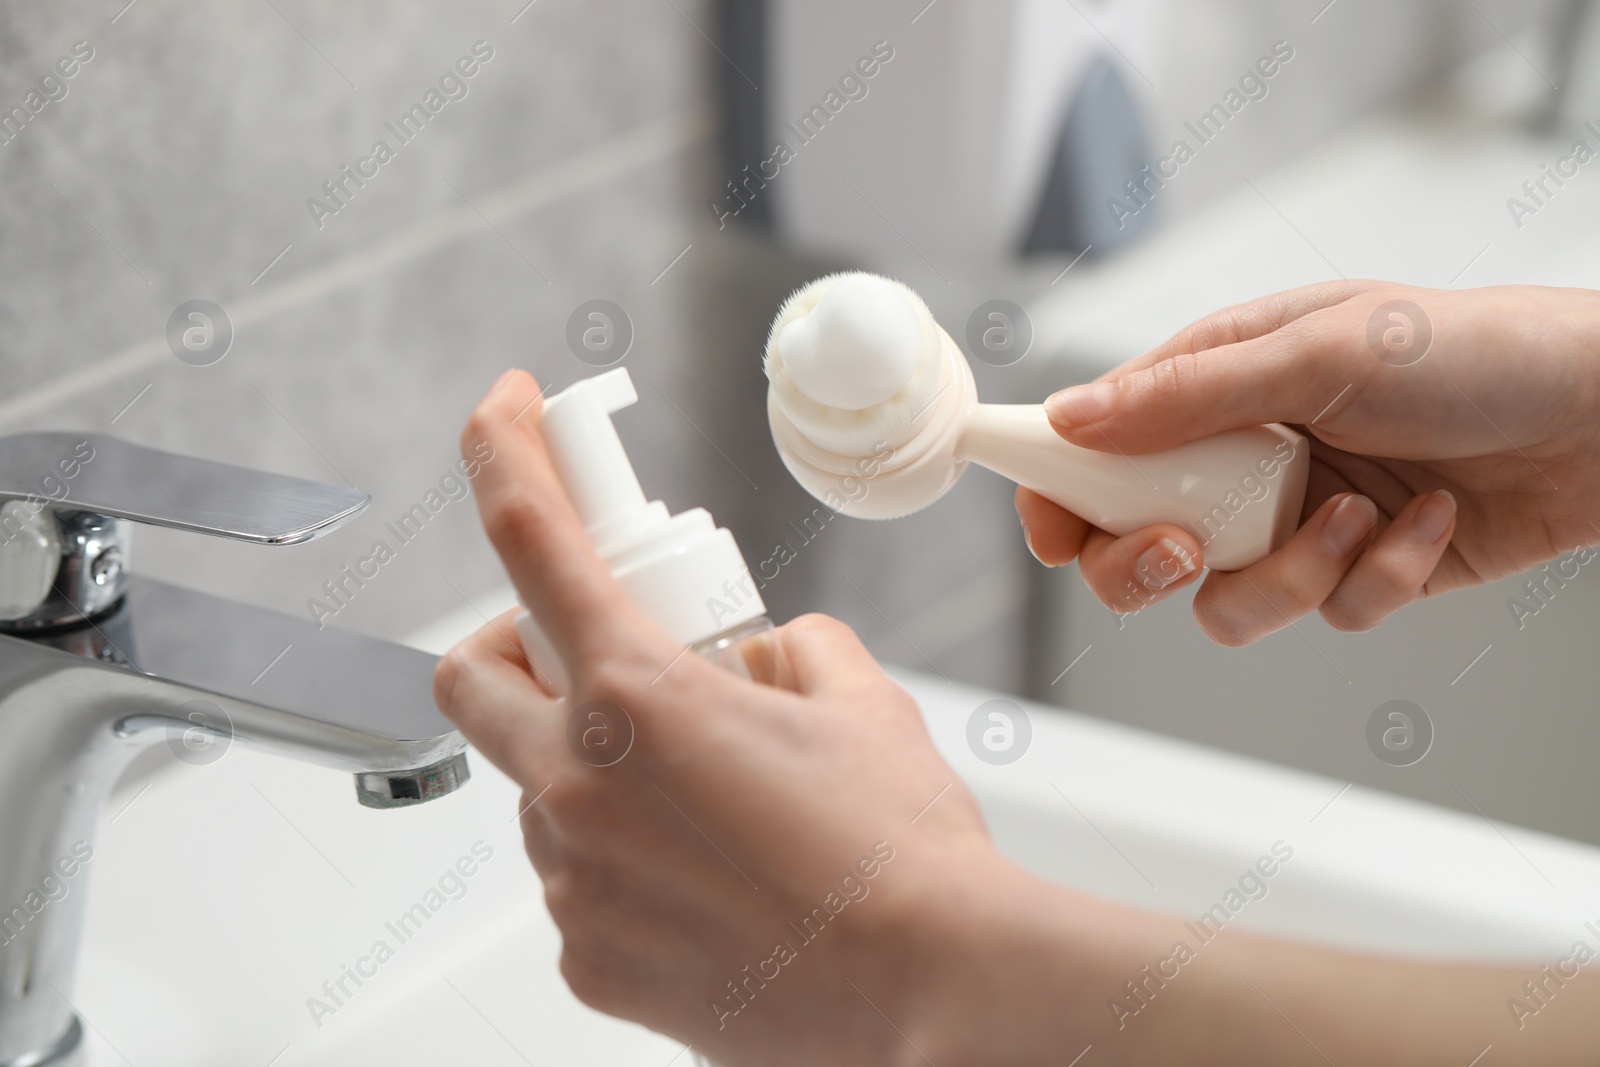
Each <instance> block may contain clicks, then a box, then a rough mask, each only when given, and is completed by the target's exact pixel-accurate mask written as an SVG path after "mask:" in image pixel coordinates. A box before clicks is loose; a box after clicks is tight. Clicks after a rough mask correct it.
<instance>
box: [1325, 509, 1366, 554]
mask: <svg viewBox="0 0 1600 1067" xmlns="http://www.w3.org/2000/svg"><path fill="white" fill-rule="evenodd" d="M1377 523H1378V506H1377V505H1376V504H1374V503H1373V502H1372V501H1371V500H1368V499H1367V498H1366V497H1364V496H1359V495H1352V496H1347V497H1345V498H1344V499H1343V500H1341V501H1339V506H1338V507H1336V508H1334V509H1333V514H1332V515H1329V516H1328V524H1327V525H1326V526H1324V527H1323V528H1322V543H1323V544H1325V545H1327V546H1328V550H1329V551H1331V552H1332V553H1333V554H1334V555H1335V556H1348V555H1349V554H1350V553H1352V552H1354V551H1355V550H1356V546H1357V545H1359V544H1360V543H1361V539H1362V538H1363V537H1366V536H1367V533H1368V532H1369V531H1370V530H1371V529H1372V528H1373V527H1374V526H1376V525H1377Z"/></svg>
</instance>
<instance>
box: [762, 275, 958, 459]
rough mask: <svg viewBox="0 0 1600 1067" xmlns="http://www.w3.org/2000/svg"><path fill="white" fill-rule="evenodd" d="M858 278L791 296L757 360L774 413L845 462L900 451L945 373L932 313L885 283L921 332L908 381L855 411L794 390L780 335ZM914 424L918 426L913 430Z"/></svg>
mask: <svg viewBox="0 0 1600 1067" xmlns="http://www.w3.org/2000/svg"><path fill="white" fill-rule="evenodd" d="M861 273H863V272H859V271H846V272H842V273H838V274H829V275H825V276H824V277H821V278H818V279H817V280H815V281H813V282H811V283H809V284H808V285H805V286H802V287H801V288H800V289H798V290H796V291H795V292H794V293H793V294H792V295H791V296H790V297H789V299H787V300H786V301H784V303H783V306H782V307H781V308H779V310H778V314H777V317H776V318H774V319H773V321H772V329H771V330H770V331H768V333H767V345H766V353H765V356H764V358H763V360H762V369H763V370H764V371H765V372H766V375H767V381H768V382H769V383H770V387H771V396H772V399H773V401H774V402H775V403H776V405H777V407H778V409H779V410H780V411H782V412H783V414H784V415H786V416H788V418H789V420H790V422H792V423H793V424H794V427H795V429H796V430H798V431H799V432H800V433H801V435H802V436H804V437H805V438H807V439H808V440H809V441H811V443H812V444H814V445H816V446H817V447H818V448H821V449H824V450H825V451H828V452H831V453H833V454H835V455H838V456H847V457H855V456H862V457H864V456H870V455H872V454H873V453H874V452H875V451H876V450H878V449H881V448H882V447H883V446H885V445H887V446H888V447H890V448H899V447H900V446H901V445H903V444H904V443H905V442H906V441H908V440H910V439H911V437H912V436H913V435H914V434H915V432H916V430H917V429H918V428H920V425H921V422H918V421H917V420H919V419H922V420H923V421H925V418H924V417H925V416H926V414H927V408H928V406H929V404H930V403H931V402H932V401H933V399H934V398H935V397H936V396H938V394H939V390H940V387H941V385H942V384H943V382H944V368H943V366H942V363H941V360H940V346H941V335H942V333H943V331H941V330H940V329H939V325H938V323H936V322H935V321H934V319H933V313H932V312H930V311H929V310H928V305H927V304H925V303H924V302H923V300H922V297H920V296H918V295H917V293H916V292H915V291H914V290H913V289H911V288H910V287H909V286H907V285H905V284H903V283H901V282H899V281H896V280H895V279H892V278H884V279H883V280H884V281H886V282H888V283H890V284H891V285H893V286H894V287H895V288H896V289H898V290H899V291H900V292H901V293H902V294H903V295H904V296H905V298H906V300H907V301H908V302H909V303H910V305H911V308H912V310H913V311H914V312H915V314H916V317H917V323H918V325H919V327H920V328H921V334H922V341H921V353H920V356H919V359H918V362H917V368H916V371H915V372H914V373H913V374H912V376H911V379H910V381H909V382H907V383H906V385H905V387H904V388H903V389H901V390H900V391H899V392H898V393H896V394H895V395H894V396H892V397H890V398H889V399H888V400H885V401H883V402H882V403H879V404H874V405H872V406H871V407H868V408H863V409H861V410H860V411H850V410H846V409H844V408H835V407H829V406H827V405H825V404H819V403H818V402H816V401H815V400H812V399H811V398H809V397H807V396H805V395H804V394H803V393H801V392H800V390H799V389H797V388H796V387H795V385H794V383H793V382H792V381H791V380H790V379H789V376H788V375H787V374H786V373H785V371H784V366H783V353H782V352H781V351H780V349H779V343H778V342H779V335H780V334H781V333H782V331H783V328H784V327H785V326H787V325H788V324H789V323H790V322H792V321H794V320H795V319H797V318H800V317H801V316H803V315H806V314H808V313H810V311H811V310H812V309H813V308H815V307H816V306H817V302H818V301H819V300H821V299H822V296H823V294H824V293H826V292H827V291H828V290H829V289H830V288H832V287H833V286H834V285H835V284H837V283H838V282H840V281H842V280H844V279H846V278H850V277H855V276H858V275H859V274H861ZM914 422H916V423H917V424H916V425H913V423H914Z"/></svg>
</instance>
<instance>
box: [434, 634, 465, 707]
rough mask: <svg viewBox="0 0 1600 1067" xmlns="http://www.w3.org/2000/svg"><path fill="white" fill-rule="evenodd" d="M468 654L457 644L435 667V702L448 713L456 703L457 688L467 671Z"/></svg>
mask: <svg viewBox="0 0 1600 1067" xmlns="http://www.w3.org/2000/svg"><path fill="white" fill-rule="evenodd" d="M466 659H467V654H466V653H465V652H463V651H462V650H461V646H459V645H457V646H456V647H455V648H452V649H451V650H450V651H449V652H446V653H445V654H444V655H443V656H441V657H440V659H439V662H438V664H437V665H436V666H435V667H434V668H433V702H434V704H436V705H437V706H438V708H439V710H440V711H443V712H445V713H446V714H448V713H449V712H450V709H451V707H452V706H453V705H454V703H455V693H456V688H457V687H458V686H459V685H460V684H461V680H462V678H463V677H465V675H466V673H467V663H466Z"/></svg>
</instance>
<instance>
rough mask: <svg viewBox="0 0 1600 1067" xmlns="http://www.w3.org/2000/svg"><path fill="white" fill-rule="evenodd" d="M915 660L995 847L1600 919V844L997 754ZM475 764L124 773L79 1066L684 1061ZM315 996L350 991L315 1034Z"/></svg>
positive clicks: (461, 621) (89, 939)
mask: <svg viewBox="0 0 1600 1067" xmlns="http://www.w3.org/2000/svg"><path fill="white" fill-rule="evenodd" d="M510 602H511V601H510V596H509V594H505V595H501V596H497V597H485V598H483V600H482V602H481V603H480V606H481V607H482V608H483V609H484V611H485V612H491V613H492V612H493V611H497V610H500V609H501V608H503V607H505V606H509V604H510ZM480 621H481V620H480V618H479V616H478V615H477V614H476V613H475V612H465V613H463V615H462V616H459V617H456V618H453V619H449V620H445V621H444V622H442V623H441V624H440V625H439V626H437V627H434V628H432V629H430V630H429V631H428V632H427V633H426V634H423V635H419V638H418V643H419V644H420V645H422V646H423V647H428V648H430V649H432V650H441V649H442V648H443V647H446V646H447V645H448V644H450V643H452V642H453V640H454V639H455V638H456V637H457V636H459V635H461V634H464V633H466V632H468V631H470V630H472V629H474V628H475V627H476V626H477V625H479V624H480ZM899 677H900V679H901V681H902V682H903V683H904V684H905V685H906V687H907V688H908V689H910V690H911V692H912V693H913V694H914V695H915V696H916V697H917V699H918V701H919V702H920V703H921V705H922V708H923V711H924V713H925V715H926V716H927V719H928V722H929V726H930V728H931V730H932V732H933V735H934V738H935V740H936V741H937V742H938V744H939V747H940V749H941V750H942V751H943V752H944V753H945V754H946V756H947V757H948V758H949V759H950V761H951V762H952V764H953V765H954V766H955V768H956V770H957V771H958V772H959V773H960V774H961V775H962V776H963V777H965V778H967V779H968V780H969V781H970V782H971V783H972V784H973V786H974V787H975V788H976V790H977V792H978V794H979V796H980V797H981V799H982V801H983V804H984V809H985V811H986V813H987V815H988V817H989V820H990V826H991V827H992V829H993V830H994V833H995V836H996V838H997V839H998V840H999V842H1000V843H1001V845H1002V846H1003V847H1004V848H1005V850H1006V851H1007V852H1008V853H1010V854H1011V855H1012V856H1014V857H1016V858H1017V859H1018V860H1020V861H1021V862H1023V863H1024V864H1026V865H1027V866H1029V867H1031V868H1032V869H1034V870H1036V871H1038V872H1039V873H1040V874H1042V875H1045V876H1047V877H1049V878H1052V879H1055V880H1058V881H1060V882H1063V883H1067V884H1071V885H1075V886H1079V887H1082V888H1084V889H1087V890H1089V891H1092V892H1095V893H1099V894H1102V895H1105V896H1110V897H1115V898H1118V899H1121V900H1125V901H1129V902H1131V903H1135V904H1139V905H1143V906H1147V907H1150V908H1155V909H1159V910H1164V911H1170V912H1173V913H1174V914H1175V915H1178V916H1182V917H1185V918H1194V917H1195V916H1197V915H1198V914H1199V913H1200V912H1202V911H1204V910H1205V909H1207V908H1209V907H1210V906H1211V905H1212V904H1214V903H1216V902H1217V901H1219V900H1220V899H1222V897H1223V895H1224V893H1225V892H1226V891H1227V890H1228V889H1229V888H1230V887H1233V886H1235V885H1236V884H1237V883H1238V881H1239V878H1240V876H1241V874H1242V873H1244V871H1245V870H1246V868H1247V867H1249V866H1250V865H1251V864H1253V863H1254V862H1255V861H1256V859H1257V858H1258V857H1259V856H1261V855H1263V854H1265V853H1267V852H1268V851H1269V849H1270V848H1271V846H1272V845H1273V844H1274V842H1277V841H1279V840H1282V841H1284V842H1286V843H1287V844H1288V845H1289V846H1290V847H1292V848H1293V850H1294V855H1293V858H1292V860H1290V861H1289V862H1287V863H1286V864H1284V865H1283V867H1282V869H1281V870H1280V871H1279V872H1278V873H1277V875H1275V876H1274V877H1273V878H1272V879H1271V880H1270V882H1269V883H1268V884H1269V887H1270V891H1269V893H1268V895H1267V896H1266V897H1265V898H1264V899H1262V900H1260V901H1259V902H1256V903H1251V904H1249V905H1248V906H1246V907H1245V908H1244V909H1243V910H1242V911H1241V912H1240V914H1239V915H1238V916H1237V917H1236V919H1235V920H1234V921H1236V922H1237V923H1239V924H1240V925H1244V926H1250V927H1254V928H1257V929H1262V930H1271V931H1276V932H1281V933H1284V934H1290V935H1297V936H1301V937H1306V938H1313V939H1319V940H1323V941H1329V942H1334V943H1339V944H1345V945H1364V946H1370V947H1374V948H1379V949H1384V950H1390V951H1395V952H1404V953H1424V954H1443V955H1448V956H1454V957H1461V958H1483V959H1497V960H1507V959H1519V960H1530V961H1541V962H1542V961H1543V960H1545V959H1548V958H1553V956H1552V954H1559V952H1562V951H1565V950H1566V949H1567V948H1568V947H1569V946H1570V945H1571V943H1572V942H1573V940H1574V939H1575V938H1577V937H1579V936H1583V935H1584V933H1585V931H1584V930H1583V926H1582V924H1583V922H1584V920H1600V906H1596V907H1594V908H1593V909H1592V910H1591V911H1590V912H1587V913H1586V912H1585V911H1584V910H1583V909H1582V907H1581V906H1580V903H1579V902H1581V901H1583V900H1586V899H1587V900H1591V901H1592V900H1597V899H1600V850H1595V849H1592V848H1589V847H1586V846H1581V845H1577V844H1574V843H1572V842H1568V841H1564V840H1560V839H1557V838H1552V837H1547V836H1543V835H1540V834H1536V833H1532V832H1529V831H1524V830H1520V829H1517V828H1514V827H1510V826H1495V825H1491V824H1490V823H1489V822H1488V821H1487V820H1484V819H1476V818H1472V817H1465V816H1462V815H1459V814H1456V813H1454V812H1449V811H1445V810H1442V809H1438V808H1432V807H1429V806H1426V805H1422V804H1417V803H1414V802H1411V801H1406V800H1400V799H1397V798H1395V797H1391V796H1386V795H1383V794H1378V793H1373V792H1369V791H1365V790H1362V789H1357V788H1351V789H1348V790H1344V791H1343V792H1341V790H1342V789H1343V787H1344V784H1345V783H1342V782H1338V781H1333V780H1329V779H1323V778H1317V777H1314V776H1311V775H1306V774H1301V773H1298V772H1293V771H1288V770H1284V769H1281V768H1278V767H1274V766H1271V765H1268V764H1263V763H1257V762H1253V761H1249V760H1245V759H1242V758H1239V757H1235V756H1229V755H1225V754H1222V753H1219V752H1217V751H1214V750H1211V749H1206V748H1202V747H1199V746H1195V745H1191V744H1186V743H1182V742H1177V741H1172V740H1167V739H1164V738H1161V737H1158V736H1155V735H1152V734H1145V733H1141V732H1139V731H1135V730H1130V729H1127V728H1124V727H1119V726H1116V725H1114V724H1109V723H1106V722H1103V721H1100V720H1096V719H1091V718H1087V717H1084V716H1080V715H1075V714H1072V713H1068V712H1062V711H1059V710H1057V709H1053V708H1047V707H1045V706H1042V705H1036V704H1027V703H1025V702H1019V704H1021V706H1022V707H1024V708H1025V709H1026V712H1027V714H1028V715H1029V717H1030V719H1031V723H1032V728H1033V739H1032V744H1031V747H1030V748H1029V750H1028V751H1027V753H1026V755H1024V756H1023V757H1022V758H1021V759H1020V760H1018V761H1017V762H1015V763H1013V764H1011V765H1009V766H1006V767H991V766H989V765H987V764H985V763H983V762H981V761H979V760H978V759H977V758H975V756H974V755H973V754H972V753H971V752H970V751H969V750H968V749H967V745H966V740H965V736H966V724H967V720H968V717H969V716H970V715H971V713H972V711H973V710H974V709H975V708H977V707H978V705H979V704H982V703H983V702H985V701H987V700H990V699H993V698H994V697H995V694H991V693H984V692H980V691H977V690H973V689H969V688H964V687H961V686H955V685H949V684H946V683H944V682H942V681H940V680H938V679H933V678H929V677H925V676H922V675H916V674H909V673H903V674H900V675H899ZM473 775H474V777H473V780H472V782H471V783H470V785H469V786H467V787H466V788H465V789H463V790H461V791H460V792H459V793H457V794H454V795H452V796H449V797H445V798H442V799H440V800H438V801H435V802H433V803H431V804H428V805H424V806H422V807H420V808H416V809H412V810H401V811H373V810H370V809H366V808H362V807H360V806H358V805H357V804H356V801H355V796H354V792H353V786H352V783H351V780H350V776H349V775H347V774H342V773H338V772H333V771H328V770H324V769H321V768H316V767H310V766H304V765H300V764H295V763H291V762H288V761H285V760H283V759H280V758H276V757H269V756H265V755H261V754H259V753H256V752H252V751H250V750H248V749H246V748H244V747H239V746H236V747H234V748H233V749H232V750H230V751H229V752H227V753H226V755H224V756H223V758H222V759H220V760H219V761H217V762H216V763H214V764H211V765H209V766H205V767H191V766H180V765H174V766H172V767H171V768H169V769H167V770H165V771H163V772H161V773H159V774H158V775H157V776H156V777H155V778H154V779H153V780H152V781H151V782H150V783H149V785H148V787H147V788H145V789H144V791H143V792H142V793H141V792H139V791H138V790H139V788H140V787H135V788H131V789H128V790H125V791H124V792H123V793H122V794H120V795H119V797H118V798H117V799H116V800H115V801H114V802H113V805H112V808H111V810H110V811H109V812H108V813H107V817H106V825H104V826H103V827H102V828H101V839H100V843H99V845H98V847H97V849H96V851H95V855H94V859H93V861H92V862H91V863H90V865H89V871H90V875H91V879H92V882H93V884H92V887H91V886H86V884H85V883H83V882H79V883H78V884H77V885H75V886H74V887H73V891H74V892H83V891H85V889H86V888H87V889H88V890H89V891H90V892H91V893H92V901H91V904H90V908H89V919H88V929H87V932H86V937H85V944H84V954H83V960H82V966H81V971H80V977H79V980H78V984H77V989H76V991H75V992H74V993H73V1002H74V1004H75V1005H76V1007H77V1009H78V1010H79V1012H80V1014H81V1015H82V1016H83V1018H84V1019H85V1020H86V1021H87V1022H88V1023H89V1024H90V1026H89V1056H88V1062H89V1063H90V1064H91V1065H94V1067H100V1065H105V1064H117V1063H123V1062H126V1063H130V1064H135V1065H138V1067H144V1065H149V1064H157V1063H160V1064H164V1065H167V1067H184V1065H189V1064H194V1065H206V1067H214V1065H215V1064H219V1063H227V1064H235V1065H245V1067H249V1065H258V1067H268V1065H272V1067H294V1065H307V1064H340V1065H347V1064H352V1063H358V1064H359V1063H397V1062H406V1063H424V1062H449V1063H470V1064H474V1065H483V1067H493V1065H496V1064H507V1065H516V1064H524V1065H526V1064H536V1065H539V1067H546V1065H552V1067H553V1065H559V1064H574V1065H576V1064H583V1065H585V1067H594V1065H607V1067H610V1065H619V1067H620V1065H629V1067H633V1065H637V1067H666V1065H667V1064H669V1063H671V1062H674V1057H678V1056H679V1054H680V1053H681V1052H682V1051H683V1050H682V1046H681V1045H680V1044H678V1043H677V1042H674V1041H670V1040H668V1039H666V1038H663V1037H660V1036H657V1035H655V1034H652V1033H650V1032H648V1031H646V1030H643V1029H641V1028H639V1027H636V1026H633V1025H630V1024H627V1023H622V1022H618V1021H616V1020H613V1019H609V1018H607V1017H605V1016H602V1015H599V1014H597V1013H595V1012H593V1011H590V1010H589V1009H587V1008H585V1007H583V1006H582V1005H581V1004H579V1003H578V1002H577V1001H576V1000H575V999H574V998H573V997H572V995H571V994H570V993H568V992H567V990H566V988H565V986H564V985H563V983H562V981H561V978H560V975H559V973H558V971H557V958H558V955H559V949H560V937H559V935H558V934H557V932H556V930H555V928H554V927H553V926H552V924H551V922H550V919H549V917H548V916H547V915H546V914H545V911H544V906H543V903H542V899H541V895H540V892H539V886H538V882H537V880H536V878H535V877H534V875H533V872H532V871H531V869H530V868H529V866H528V863H527V861H526V859H525V858H524V856H523V853H522V847H521V840H520V835H519V833H518V830H517V827H516V825H515V823H514V821H513V816H514V812H515V810H516V806H517V798H518V790H517V788H516V787H515V786H513V785H512V784H511V783H510V782H509V781H508V780H507V779H506V778H504V777H503V776H501V775H500V774H499V773H498V772H496V771H495V770H494V769H493V768H492V767H490V766H489V765H488V763H487V762H486V761H484V760H483V759H481V758H476V757H474V758H473ZM1330 801H1331V803H1330ZM124 805H125V806H124ZM480 841H481V842H482V844H481V845H479V846H478V847H479V852H480V853H482V852H483V851H484V849H485V847H486V848H487V849H489V850H492V854H491V855H490V858H488V859H487V860H485V861H483V862H482V863H480V864H478V865H477V866H476V868H475V869H474V873H473V874H472V875H471V876H470V877H468V878H463V879H462V880H461V884H462V885H463V886H464V887H465V891H464V895H462V896H460V899H449V898H447V897H441V901H436V902H435V903H438V907H437V909H436V910H435V911H433V912H431V913H430V917H429V918H428V919H427V920H426V921H425V922H424V923H422V924H421V928H420V930H416V931H414V932H412V933H411V934H410V936H409V937H408V939H407V940H405V941H404V942H403V943H402V942H401V941H400V939H399V938H398V937H397V936H396V935H395V933H394V932H393V931H391V930H390V929H388V928H387V927H386V925H385V924H386V923H390V922H393V921H395V920H396V919H397V918H398V917H399V916H400V915H402V913H404V912H406V911H407V909H409V908H410V907H411V906H412V905H413V904H416V903H418V902H422V903H424V905H425V906H426V904H427V903H428V901H426V899H425V895H426V893H427V891H428V890H429V889H430V888H433V887H436V886H437V885H438V883H439V879H440V876H441V875H442V874H443V873H444V872H446V871H447V870H449V869H450V868H452V866H453V865H454V864H456V862H457V861H458V860H459V859H460V858H461V857H463V856H469V857H470V856H471V855H472V850H473V846H474V844H475V843H477V842H480ZM469 866H470V865H469ZM448 888H452V889H453V888H454V886H453V885H451V886H448ZM379 939H382V940H385V941H387V942H388V944H389V945H390V947H391V948H392V949H393V957H392V958H390V959H388V960H386V961H384V962H382V963H374V964H372V965H368V966H367V968H366V969H367V970H368V971H369V972H372V977H370V978H366V979H364V980H363V981H364V984H363V985H362V986H361V987H359V988H357V987H356V986H355V985H354V984H353V982H351V981H350V980H349V979H346V984H347V988H348V989H349V990H350V991H351V993H352V994H353V995H351V996H349V997H348V998H342V999H344V1003H343V1004H342V1005H341V1006H335V1005H334V1004H333V1002H332V1000H331V998H328V997H326V995H325V994H324V992H323V989H322V985H323V982H324V981H325V980H337V979H338V978H339V976H340V974H341V968H342V967H344V966H346V965H355V964H357V962H358V960H359V959H360V958H361V957H363V956H365V955H366V954H368V952H369V951H370V949H371V948H372V946H373V943H374V942H375V941H377V940H379ZM312 997H319V998H323V999H324V1000H325V1002H326V1003H327V1004H328V1005H329V1006H330V1007H336V1010H335V1011H334V1012H333V1013H332V1014H331V1015H327V1016H325V1017H324V1018H322V1019H321V1024H322V1025H320V1027H319V1025H318V1024H317V1021H315V1020H314V1019H313V1014H312V1011H311V1010H310V1009H309V1008H308V999H309V998H312ZM676 1062H677V1063H679V1064H684V1065H687V1064H688V1063H689V1057H688V1056H687V1055H683V1056H681V1058H679V1059H677V1060H676Z"/></svg>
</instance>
